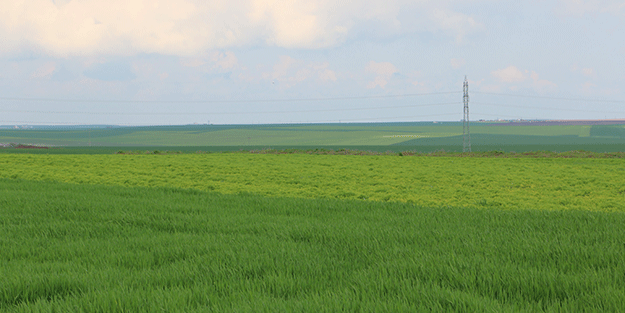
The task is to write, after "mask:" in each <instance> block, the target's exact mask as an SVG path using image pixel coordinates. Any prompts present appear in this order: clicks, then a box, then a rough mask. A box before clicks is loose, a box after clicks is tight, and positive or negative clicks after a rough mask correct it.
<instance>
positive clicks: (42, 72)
mask: <svg viewBox="0 0 625 313" xmlns="http://www.w3.org/2000/svg"><path fill="white" fill-rule="evenodd" d="M54 70H56V64H55V63H54V62H48V63H46V64H45V65H43V66H41V67H39V68H38V69H37V70H36V71H35V72H34V73H33V74H32V75H31V77H33V78H42V77H49V76H51V75H52V73H54Z"/></svg>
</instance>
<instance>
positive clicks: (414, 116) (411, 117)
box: [0, 103, 457, 126]
mask: <svg viewBox="0 0 625 313" xmlns="http://www.w3.org/2000/svg"><path fill="white" fill-rule="evenodd" d="M456 104H457V103H456ZM454 115H456V113H441V114H425V115H413V116H392V117H374V118H353V119H335V120H316V121H312V122H307V123H311V124H320V123H335V122H340V121H376V120H397V119H414V118H424V117H434V116H454ZM0 123H7V124H9V125H13V124H40V125H68V126H87V125H94V124H93V123H73V122H36V121H0ZM271 124H299V123H297V122H290V123H271ZM105 125H109V124H105ZM110 125H114V126H118V125H124V126H167V125H161V124H159V125H154V124H136V123H115V124H110ZM187 125H193V124H187ZM214 125H231V124H214ZM245 125H253V124H245ZM0 126H1V125H0ZM177 126H179V125H177Z"/></svg>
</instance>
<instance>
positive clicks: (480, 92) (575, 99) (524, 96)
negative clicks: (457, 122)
mask: <svg viewBox="0 0 625 313" xmlns="http://www.w3.org/2000/svg"><path fill="white" fill-rule="evenodd" d="M472 93H476V94H483V95H495V96H507V97H518V98H536V99H549V100H565V101H582V102H606V103H625V100H605V99H584V98H561V97H547V96H529V95H516V94H507V93H497V92H482V91H472Z"/></svg>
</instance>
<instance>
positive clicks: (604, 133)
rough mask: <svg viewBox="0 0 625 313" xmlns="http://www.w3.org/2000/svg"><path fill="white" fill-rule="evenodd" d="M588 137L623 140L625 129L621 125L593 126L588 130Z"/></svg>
mask: <svg viewBox="0 0 625 313" xmlns="http://www.w3.org/2000/svg"><path fill="white" fill-rule="evenodd" d="M590 136H593V137H616V138H625V127H623V125H597V126H593V127H592V128H591V129H590Z"/></svg>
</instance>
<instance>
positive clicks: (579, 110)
mask: <svg viewBox="0 0 625 313" xmlns="http://www.w3.org/2000/svg"><path fill="white" fill-rule="evenodd" d="M472 103H473V104H479V105H488V106H498V107H507V108H521V109H537V110H552V111H576V112H591V113H614V114H625V112H617V111H596V110H582V109H566V108H546V107H534V106H522V105H510V104H498V103H485V102H472Z"/></svg>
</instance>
